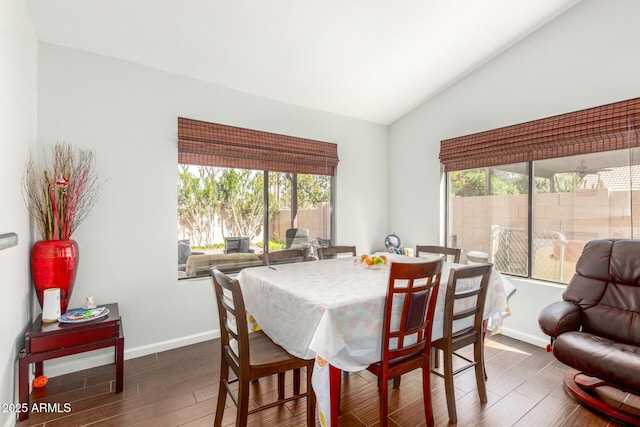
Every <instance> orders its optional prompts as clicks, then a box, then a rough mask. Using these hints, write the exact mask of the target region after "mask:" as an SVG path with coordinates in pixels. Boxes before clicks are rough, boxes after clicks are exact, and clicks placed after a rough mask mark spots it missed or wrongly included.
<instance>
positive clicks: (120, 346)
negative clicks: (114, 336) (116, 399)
mask: <svg viewBox="0 0 640 427" xmlns="http://www.w3.org/2000/svg"><path fill="white" fill-rule="evenodd" d="M123 388H124V336H122V335H120V338H118V340H117V341H116V393H121V392H122V389H123Z"/></svg>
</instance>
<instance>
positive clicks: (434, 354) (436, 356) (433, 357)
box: [431, 347, 440, 368]
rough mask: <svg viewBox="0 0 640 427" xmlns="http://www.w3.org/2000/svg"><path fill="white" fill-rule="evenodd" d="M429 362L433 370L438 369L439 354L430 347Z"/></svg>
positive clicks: (435, 349)
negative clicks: (431, 363) (430, 361)
mask: <svg viewBox="0 0 640 427" xmlns="http://www.w3.org/2000/svg"><path fill="white" fill-rule="evenodd" d="M431 360H432V361H433V367H434V368H439V367H440V352H439V351H438V349H437V348H435V347H431Z"/></svg>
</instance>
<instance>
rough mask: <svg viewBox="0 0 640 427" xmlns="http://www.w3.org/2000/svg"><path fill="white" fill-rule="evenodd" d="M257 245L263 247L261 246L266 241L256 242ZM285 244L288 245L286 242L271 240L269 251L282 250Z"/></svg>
mask: <svg viewBox="0 0 640 427" xmlns="http://www.w3.org/2000/svg"><path fill="white" fill-rule="evenodd" d="M256 245H257V246H258V247H260V248H261V247H263V246H264V243H262V242H258V243H256ZM285 246H287V245H286V244H285V243H284V242H277V241H275V240H269V252H272V251H280V250H282V249H284V248H285Z"/></svg>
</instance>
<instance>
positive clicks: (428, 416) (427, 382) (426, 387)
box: [422, 368, 434, 427]
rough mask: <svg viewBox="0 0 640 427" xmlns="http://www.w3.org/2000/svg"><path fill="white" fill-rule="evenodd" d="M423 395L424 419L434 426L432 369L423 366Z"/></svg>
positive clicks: (430, 425)
mask: <svg viewBox="0 0 640 427" xmlns="http://www.w3.org/2000/svg"><path fill="white" fill-rule="evenodd" d="M422 396H423V400H424V419H425V420H426V421H427V426H429V427H433V425H434V421H433V404H432V402H431V369H429V368H422Z"/></svg>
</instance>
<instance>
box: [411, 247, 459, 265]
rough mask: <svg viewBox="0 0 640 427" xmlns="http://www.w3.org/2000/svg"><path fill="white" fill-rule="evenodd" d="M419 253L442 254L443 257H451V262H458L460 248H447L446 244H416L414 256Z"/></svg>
mask: <svg viewBox="0 0 640 427" xmlns="http://www.w3.org/2000/svg"><path fill="white" fill-rule="evenodd" d="M420 253H429V254H433V255H444V256H445V259H447V260H448V259H449V257H451V262H455V263H459V262H460V255H461V254H462V250H461V249H458V248H448V247H446V246H431V245H416V256H417V257H419V256H420Z"/></svg>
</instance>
